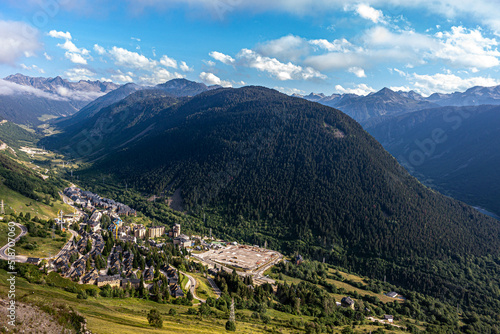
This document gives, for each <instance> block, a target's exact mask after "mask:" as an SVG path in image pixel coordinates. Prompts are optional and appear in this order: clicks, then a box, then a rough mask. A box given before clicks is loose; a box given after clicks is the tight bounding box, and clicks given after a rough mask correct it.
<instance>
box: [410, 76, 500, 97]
mask: <svg viewBox="0 0 500 334" xmlns="http://www.w3.org/2000/svg"><path fill="white" fill-rule="evenodd" d="M410 81H411V82H412V83H413V85H414V86H415V90H416V91H417V92H419V93H420V94H422V95H430V94H432V93H436V92H437V93H453V92H456V91H465V90H467V89H468V88H471V87H473V86H485V87H489V86H497V85H500V80H497V79H493V78H488V77H471V78H461V77H459V76H457V75H455V74H450V73H437V74H434V75H429V74H423V75H421V74H416V73H414V74H413V75H412V76H411V79H410Z"/></svg>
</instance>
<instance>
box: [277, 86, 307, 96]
mask: <svg viewBox="0 0 500 334" xmlns="http://www.w3.org/2000/svg"><path fill="white" fill-rule="evenodd" d="M273 89H276V90H277V91H280V92H281V93H283V94H286V95H293V94H297V95H305V94H306V92H305V91H303V90H301V89H297V88H289V87H279V86H276V87H273Z"/></svg>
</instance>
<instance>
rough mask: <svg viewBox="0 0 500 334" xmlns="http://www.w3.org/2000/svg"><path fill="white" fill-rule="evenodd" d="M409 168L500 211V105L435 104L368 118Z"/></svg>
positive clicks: (424, 178) (430, 181)
mask: <svg viewBox="0 0 500 334" xmlns="http://www.w3.org/2000/svg"><path fill="white" fill-rule="evenodd" d="M365 129H366V130H367V131H368V132H369V133H370V134H371V135H373V136H374V137H375V139H377V140H378V141H379V142H380V143H381V144H382V145H383V146H384V148H385V149H386V150H388V151H389V153H391V154H392V155H393V156H394V157H396V158H397V159H398V160H399V162H400V163H401V164H402V165H403V166H405V167H406V168H407V169H408V170H409V171H410V172H412V173H413V174H414V175H415V176H417V177H418V178H419V179H420V180H421V181H422V182H424V183H425V184H427V185H429V186H432V187H433V188H436V189H438V190H439V191H441V192H443V193H445V194H448V195H450V196H453V197H454V198H457V199H460V200H463V201H465V202H467V203H469V204H471V205H475V206H480V207H483V208H486V209H488V210H490V211H493V212H494V213H496V214H497V215H498V216H500V173H499V172H498V168H499V167H500V150H499V149H500V136H499V134H500V107H499V106H491V105H482V106H468V107H449V106H448V107H439V108H433V109H427V110H420V111H417V112H412V113H407V114H404V115H400V116H394V117H387V118H386V119H383V120H379V121H377V122H372V123H371V124H367V125H366V126H365Z"/></svg>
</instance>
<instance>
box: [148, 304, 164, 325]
mask: <svg viewBox="0 0 500 334" xmlns="http://www.w3.org/2000/svg"><path fill="white" fill-rule="evenodd" d="M147 318H148V322H149V325H150V326H153V327H155V328H162V327H163V319H162V318H161V314H160V312H159V311H158V310H157V309H155V308H154V309H151V311H149V313H148V315H147Z"/></svg>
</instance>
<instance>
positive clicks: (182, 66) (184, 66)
mask: <svg viewBox="0 0 500 334" xmlns="http://www.w3.org/2000/svg"><path fill="white" fill-rule="evenodd" d="M179 68H180V69H181V71H182V72H193V68H192V67H189V66H188V64H186V62H185V61H181V64H180V65H179Z"/></svg>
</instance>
